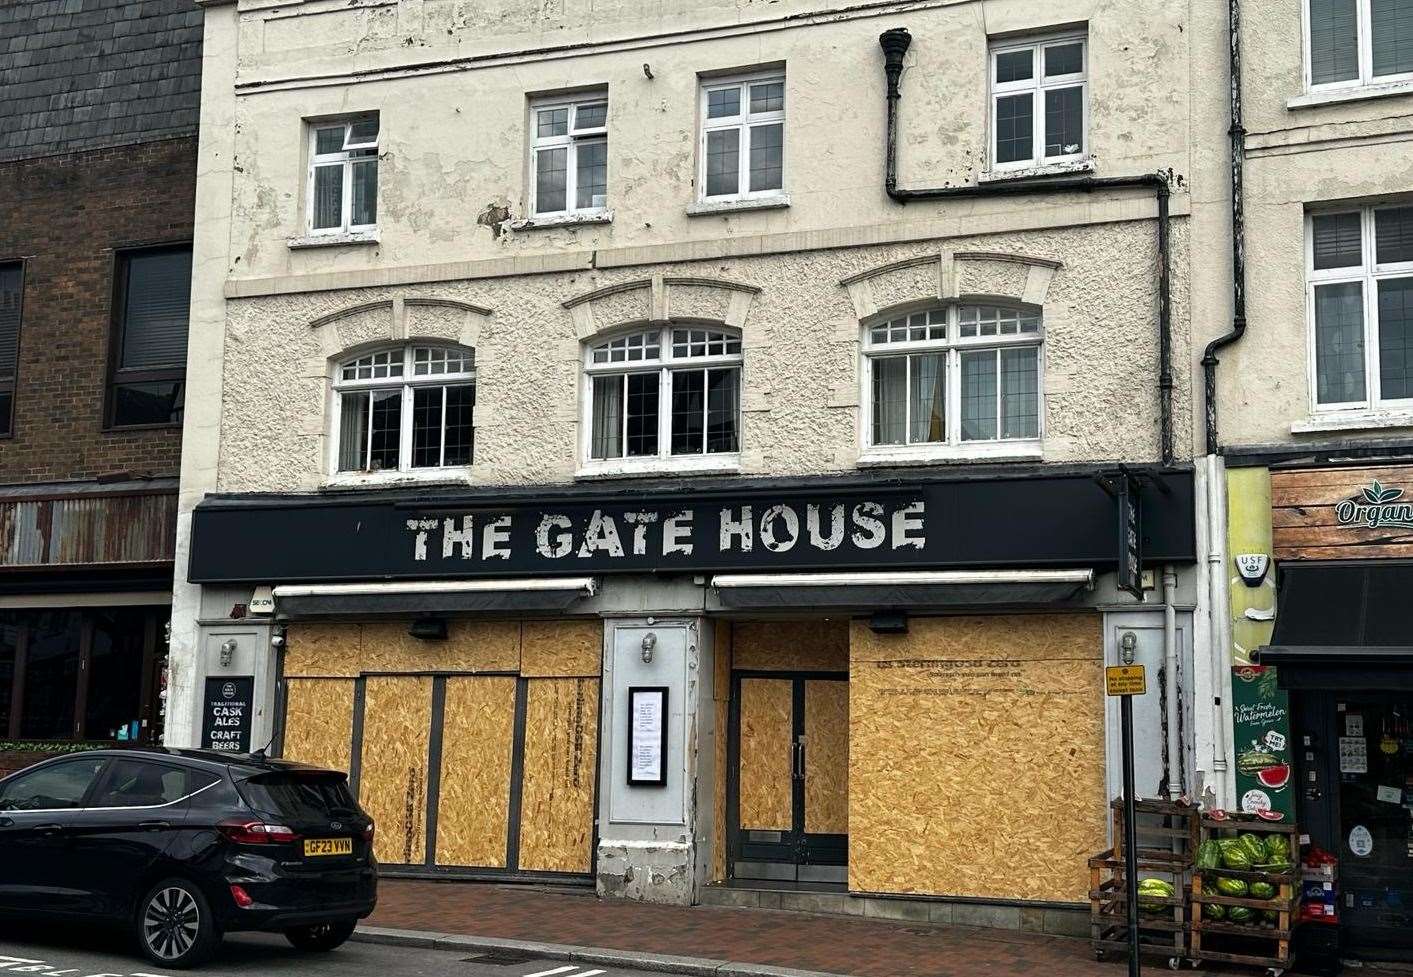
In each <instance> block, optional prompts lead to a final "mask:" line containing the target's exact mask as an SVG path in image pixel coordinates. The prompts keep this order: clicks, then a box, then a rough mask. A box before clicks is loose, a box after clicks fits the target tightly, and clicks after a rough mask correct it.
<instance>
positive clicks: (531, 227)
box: [510, 210, 613, 231]
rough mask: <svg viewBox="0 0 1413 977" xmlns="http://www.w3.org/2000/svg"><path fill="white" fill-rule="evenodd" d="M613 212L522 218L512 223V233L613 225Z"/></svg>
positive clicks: (580, 212)
mask: <svg viewBox="0 0 1413 977" xmlns="http://www.w3.org/2000/svg"><path fill="white" fill-rule="evenodd" d="M612 223H613V211H611V210H589V211H579V212H578V213H573V214H546V215H544V216H540V217H522V218H521V219H520V220H514V221H511V222H510V229H511V230H512V231H539V230H544V229H545V228H550V227H580V226H582V225H585V224H590V225H592V224H612Z"/></svg>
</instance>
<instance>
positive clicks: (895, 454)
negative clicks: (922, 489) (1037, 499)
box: [858, 441, 1045, 468]
mask: <svg viewBox="0 0 1413 977" xmlns="http://www.w3.org/2000/svg"><path fill="white" fill-rule="evenodd" d="M1044 460H1045V448H1044V446H1043V444H1042V443H1041V442H1039V441H993V442H987V443H984V444H967V445H907V446H896V447H883V448H866V449H865V450H864V453H863V454H861V455H860V456H859V460H858V467H860V468H889V467H898V466H903V465H935V464H946V463H954V462H986V463H989V464H1001V463H1005V462H1018V461H1044Z"/></svg>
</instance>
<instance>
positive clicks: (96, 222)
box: [0, 137, 196, 484]
mask: <svg viewBox="0 0 1413 977" xmlns="http://www.w3.org/2000/svg"><path fill="white" fill-rule="evenodd" d="M195 185H196V139H195V138H194V137H191V138H181V139H171V140H165V141H160V142H148V143H140V144H136V145H130V146H121V147H115V148H110V149H102V150H95V151H91V152H84V153H70V154H66V155H59V156H48V157H43V158H40V159H31V160H23V161H17V162H12V163H3V164H0V261H9V260H11V259H15V258H23V259H25V286H24V306H23V318H22V321H21V324H20V353H19V375H18V378H17V381H16V396H15V425H14V432H15V434H14V437H13V438H12V439H8V440H6V439H0V483H12V484H13V483H27V482H47V481H58V480H64V479H83V478H93V477H95V476H97V475H101V474H104V473H111V472H118V471H128V472H131V473H132V474H134V475H148V474H150V475H175V474H176V473H177V469H178V461H179V457H180V453H181V430H180V428H179V427H163V428H155V429H145V430H126V431H125V430H117V431H105V430H104V427H103V421H104V417H103V408H104V394H105V386H106V382H107V369H108V348H109V340H110V332H111V328H112V319H113V316H112V303H113V265H114V262H113V255H114V249H121V248H125V247H131V246H134V245H142V244H158V243H165V242H178V241H189V240H191V232H192V210H193V206H194V203H193V200H194V196H193V195H194V193H195Z"/></svg>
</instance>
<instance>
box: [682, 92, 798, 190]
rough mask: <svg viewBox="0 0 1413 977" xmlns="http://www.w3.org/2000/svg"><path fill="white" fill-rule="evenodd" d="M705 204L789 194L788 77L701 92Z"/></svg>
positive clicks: (700, 184) (700, 177) (701, 185)
mask: <svg viewBox="0 0 1413 977" xmlns="http://www.w3.org/2000/svg"><path fill="white" fill-rule="evenodd" d="M700 111H701V120H702V129H701V147H700V153H699V155H700V156H701V171H700V173H699V174H698V180H697V186H698V187H699V188H700V190H699V191H698V192H699V194H700V197H701V199H702V200H704V201H728V200H748V199H753V198H759V197H770V196H779V195H781V194H783V192H784V190H785V76H784V75H781V74H768V75H752V76H749V77H741V78H723V79H712V80H710V81H706V82H704V83H703V84H702V87H701V110H700Z"/></svg>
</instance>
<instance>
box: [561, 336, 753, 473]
mask: <svg viewBox="0 0 1413 977" xmlns="http://www.w3.org/2000/svg"><path fill="white" fill-rule="evenodd" d="M584 371H585V373H586V374H587V377H588V391H587V396H586V398H585V401H586V408H587V413H588V418H587V420H588V430H589V438H588V458H589V461H590V462H607V461H611V460H614V459H631V458H643V459H648V458H685V457H692V456H695V457H697V458H699V459H700V458H702V457H703V456H707V455H727V454H733V453H735V452H738V451H740V450H741V420H740V414H741V337H740V335H739V334H738V333H736V332H735V331H734V330H729V329H722V328H710V327H707V326H690V325H671V326H666V327H663V328H659V329H648V330H643V331H639V332H631V333H624V334H621V335H618V336H614V337H612V338H609V339H605V340H602V341H599V342H596V343H593V344H592V345H590V346H589V347H588V349H587V351H586V353H585V357H584Z"/></svg>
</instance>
